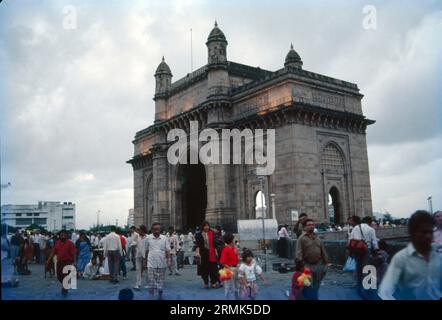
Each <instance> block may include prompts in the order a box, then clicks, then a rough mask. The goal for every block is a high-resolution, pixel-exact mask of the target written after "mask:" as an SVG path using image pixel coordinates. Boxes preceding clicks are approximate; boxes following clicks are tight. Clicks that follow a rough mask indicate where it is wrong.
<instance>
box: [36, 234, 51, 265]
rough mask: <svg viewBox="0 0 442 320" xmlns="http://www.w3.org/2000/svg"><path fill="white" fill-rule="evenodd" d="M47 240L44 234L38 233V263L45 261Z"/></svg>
mask: <svg viewBox="0 0 442 320" xmlns="http://www.w3.org/2000/svg"><path fill="white" fill-rule="evenodd" d="M48 240H49V238H48V237H47V236H46V235H45V234H40V238H39V239H38V244H39V246H40V261H39V262H40V263H44V262H45V261H46V256H45V249H46V244H47V242H48Z"/></svg>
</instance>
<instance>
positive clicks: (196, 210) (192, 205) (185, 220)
mask: <svg viewBox="0 0 442 320" xmlns="http://www.w3.org/2000/svg"><path fill="white" fill-rule="evenodd" d="M178 183H179V184H180V193H179V195H180V196H179V199H177V201H179V202H180V207H181V221H182V228H183V230H187V229H189V228H192V229H194V228H195V227H196V226H199V225H201V223H202V222H203V221H204V219H205V216H206V207H207V185H206V170H205V167H204V165H203V164H201V163H198V164H184V165H181V166H180V170H179V176H178Z"/></svg>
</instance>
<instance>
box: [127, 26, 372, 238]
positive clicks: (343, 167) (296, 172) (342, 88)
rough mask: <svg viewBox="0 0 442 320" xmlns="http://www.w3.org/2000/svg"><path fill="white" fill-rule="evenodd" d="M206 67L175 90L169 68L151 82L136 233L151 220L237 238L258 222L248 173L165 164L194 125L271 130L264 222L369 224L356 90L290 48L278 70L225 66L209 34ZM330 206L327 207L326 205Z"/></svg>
mask: <svg viewBox="0 0 442 320" xmlns="http://www.w3.org/2000/svg"><path fill="white" fill-rule="evenodd" d="M206 44H207V47H208V52H209V55H208V64H207V65H205V66H203V67H201V68H200V69H198V70H196V71H194V72H192V73H191V74H188V75H187V76H186V77H184V78H183V79H180V80H178V81H176V82H172V80H171V79H172V73H171V71H170V68H169V66H168V65H167V64H166V62H165V61H164V58H163V61H162V62H161V63H160V65H159V66H158V69H157V71H156V73H155V78H156V90H155V92H156V93H155V97H154V100H155V122H154V124H153V125H151V126H150V127H148V128H146V129H144V130H141V131H139V132H137V133H136V135H135V139H134V141H133V143H134V146H135V151H134V156H133V158H132V159H131V160H129V161H128V163H130V164H132V166H133V170H134V217H135V224H136V225H140V224H147V225H150V224H151V223H152V222H154V221H158V222H160V223H162V224H163V226H164V227H167V226H169V225H171V226H174V227H175V228H177V229H184V228H194V227H195V226H196V225H197V224H199V223H201V222H202V220H203V219H207V220H209V221H210V222H211V223H212V224H219V225H222V226H223V227H225V228H226V229H230V230H233V231H235V230H236V221H237V220H238V219H254V218H255V217H256V212H255V205H256V204H255V197H256V194H257V193H258V191H260V190H261V183H260V180H259V178H258V177H257V176H256V173H255V168H254V166H253V165H246V164H238V165H221V164H220V165H215V164H210V165H202V164H198V165H182V164H181V165H180V164H178V165H171V164H170V163H169V162H168V161H167V157H166V155H167V149H168V147H169V146H170V145H171V144H172V142H168V141H167V139H166V137H167V133H168V132H169V130H171V129H174V128H181V129H184V130H185V131H186V132H187V133H189V132H190V131H189V122H190V121H198V125H199V129H200V130H202V129H204V128H214V129H216V130H220V129H223V128H238V129H240V130H241V129H244V128H250V129H252V130H253V129H257V128H260V129H269V128H273V129H275V133H276V145H275V151H276V166H275V171H274V173H273V174H272V175H270V176H267V177H266V178H265V181H264V190H263V192H264V194H265V198H266V204H267V216H271V213H272V212H273V208H272V205H273V204H272V201H270V195H271V194H274V195H275V196H274V203H275V208H274V212H275V214H276V217H275V218H276V219H277V220H278V223H290V213H291V211H292V210H298V212H299V213H301V212H305V213H307V214H308V215H309V216H310V217H312V218H314V219H315V220H316V221H317V222H329V221H330V216H329V213H330V208H332V209H333V210H332V212H333V213H334V222H338V223H343V222H345V220H346V219H347V217H349V216H351V215H354V214H356V215H361V216H362V215H371V214H372V203H371V191H370V176H369V167H368V158H367V144H366V128H367V126H368V125H370V124H372V123H374V121H373V120H369V119H367V118H365V117H364V116H363V113H362V107H361V99H362V97H363V96H362V94H361V93H360V92H359V89H358V87H357V85H356V84H353V83H349V82H346V81H342V80H338V79H334V78H330V77H327V76H324V75H320V74H317V73H313V72H309V71H306V70H304V69H302V61H301V58H300V57H299V55H298V54H297V53H296V51H295V50H294V49H293V47H292V48H291V49H290V51H289V53H288V54H287V56H286V60H285V63H284V67H283V68H282V69H279V70H277V71H274V72H272V71H267V70H263V69H260V68H255V67H250V66H247V65H243V64H239V63H235V62H231V61H228V60H227V40H226V38H225V36H224V34H223V33H222V31H221V30H220V29H219V28H218V26H217V25H215V27H214V29H213V30H212V32H211V33H210V35H209V38H208V40H207V43H206ZM329 199H331V201H332V203H331V204H329Z"/></svg>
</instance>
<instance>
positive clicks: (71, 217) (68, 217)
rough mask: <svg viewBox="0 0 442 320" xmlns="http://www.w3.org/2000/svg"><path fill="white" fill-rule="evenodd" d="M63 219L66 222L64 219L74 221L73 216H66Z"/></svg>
mask: <svg viewBox="0 0 442 320" xmlns="http://www.w3.org/2000/svg"><path fill="white" fill-rule="evenodd" d="M63 219H64V220H66V219H74V217H73V216H66V217H63Z"/></svg>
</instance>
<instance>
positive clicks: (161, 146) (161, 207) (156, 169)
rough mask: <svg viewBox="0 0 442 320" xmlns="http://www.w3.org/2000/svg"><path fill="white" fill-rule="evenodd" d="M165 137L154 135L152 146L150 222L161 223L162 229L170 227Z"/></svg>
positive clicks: (163, 134)
mask: <svg viewBox="0 0 442 320" xmlns="http://www.w3.org/2000/svg"><path fill="white" fill-rule="evenodd" d="M165 139H166V135H165V133H163V132H158V133H156V135H155V144H154V146H153V157H152V162H153V166H152V168H153V170H152V171H153V180H152V183H153V190H154V192H153V203H154V205H153V206H154V207H153V214H152V222H159V223H161V225H162V227H163V228H168V227H169V225H170V221H171V220H170V215H171V213H170V210H169V202H170V199H169V174H168V168H169V163H168V161H167V144H166V141H165Z"/></svg>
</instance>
